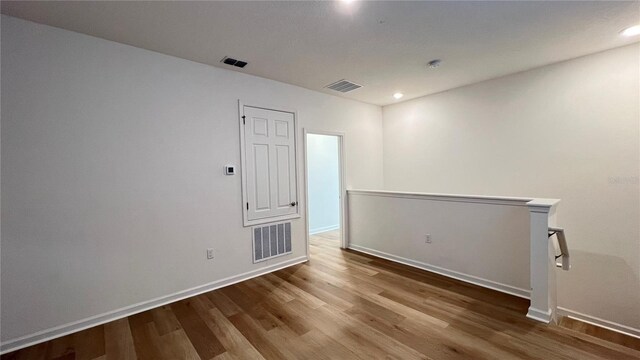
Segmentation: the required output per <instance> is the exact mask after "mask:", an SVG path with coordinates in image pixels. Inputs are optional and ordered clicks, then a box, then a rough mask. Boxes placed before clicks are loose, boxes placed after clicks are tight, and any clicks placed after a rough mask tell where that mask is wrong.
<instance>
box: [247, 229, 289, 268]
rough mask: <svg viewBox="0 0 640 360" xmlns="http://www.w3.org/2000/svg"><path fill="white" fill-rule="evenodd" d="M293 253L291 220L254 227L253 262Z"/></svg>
mask: <svg viewBox="0 0 640 360" xmlns="http://www.w3.org/2000/svg"><path fill="white" fill-rule="evenodd" d="M290 253H291V222H284V223H279V224H270V225H261V226H255V227H253V262H254V263H257V262H260V261H265V260H268V259H272V258H274V257H278V256H282V255H286V254H290Z"/></svg>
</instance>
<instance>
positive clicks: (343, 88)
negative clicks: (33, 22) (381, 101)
mask: <svg viewBox="0 0 640 360" xmlns="http://www.w3.org/2000/svg"><path fill="white" fill-rule="evenodd" d="M325 87H326V88H327V89H331V90H335V91H339V92H341V93H346V92H349V91H353V90H356V89H360V88H361V87H362V85H358V84H355V83H352V82H351V81H349V80H345V79H342V80H338V81H336V82H334V83H333V84H329V85H327V86H325Z"/></svg>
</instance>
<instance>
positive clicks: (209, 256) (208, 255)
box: [207, 249, 213, 259]
mask: <svg viewBox="0 0 640 360" xmlns="http://www.w3.org/2000/svg"><path fill="white" fill-rule="evenodd" d="M207 259H213V249H207Z"/></svg>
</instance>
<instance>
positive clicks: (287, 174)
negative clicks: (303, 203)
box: [243, 106, 298, 221]
mask: <svg viewBox="0 0 640 360" xmlns="http://www.w3.org/2000/svg"><path fill="white" fill-rule="evenodd" d="M243 112H244V116H245V119H244V120H245V121H244V129H243V130H244V141H245V143H244V149H245V157H246V159H245V161H246V164H243V171H246V182H247V183H246V193H247V202H248V209H247V208H245V210H246V211H247V220H250V221H251V220H258V219H266V218H269V217H275V216H283V215H291V214H297V213H298V207H297V201H298V200H297V181H296V174H297V172H296V163H295V159H296V157H295V155H296V154H295V122H294V116H293V114H292V113H287V112H282V111H275V110H267V109H261V108H255V107H250V106H244V107H243ZM292 203H293V204H295V205H291V204H292Z"/></svg>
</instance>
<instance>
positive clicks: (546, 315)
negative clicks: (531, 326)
mask: <svg viewBox="0 0 640 360" xmlns="http://www.w3.org/2000/svg"><path fill="white" fill-rule="evenodd" d="M527 317H528V318H529V319H531V320H535V321H540V322H543V323H545V324H548V323H550V322H551V319H552V318H553V311H551V310H548V311H542V310H538V309H534V308H532V307H531V306H529V310H528V311H527Z"/></svg>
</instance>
